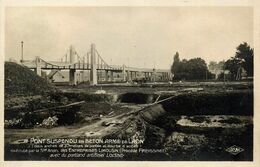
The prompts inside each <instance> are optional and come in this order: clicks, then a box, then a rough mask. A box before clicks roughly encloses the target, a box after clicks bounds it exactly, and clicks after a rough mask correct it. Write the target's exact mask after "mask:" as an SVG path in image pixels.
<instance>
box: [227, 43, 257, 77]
mask: <svg viewBox="0 0 260 167" xmlns="http://www.w3.org/2000/svg"><path fill="white" fill-rule="evenodd" d="M253 63H254V50H253V49H252V48H251V47H250V46H249V45H248V44H247V43H246V42H244V43H242V44H240V45H239V46H238V47H237V51H236V54H235V57H231V58H230V59H229V60H227V61H226V62H225V65H224V68H225V70H229V71H230V73H231V79H232V80H235V79H236V80H238V79H240V77H238V75H240V74H241V73H242V68H243V69H244V70H245V72H246V74H247V76H248V77H252V76H253V71H254V70H253V69H254V66H253V65H254V64H253Z"/></svg>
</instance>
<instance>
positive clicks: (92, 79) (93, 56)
mask: <svg viewBox="0 0 260 167" xmlns="http://www.w3.org/2000/svg"><path fill="white" fill-rule="evenodd" d="M90 54H91V58H90V59H91V60H90V63H91V70H90V85H97V64H96V53H95V44H91V50H90Z"/></svg>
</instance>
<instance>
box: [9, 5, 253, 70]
mask: <svg viewBox="0 0 260 167" xmlns="http://www.w3.org/2000/svg"><path fill="white" fill-rule="evenodd" d="M5 19H6V20H5V23H6V24H5V59H6V60H9V59H10V58H12V59H15V60H20V58H21V46H20V43H21V41H24V59H26V60H32V59H34V58H35V57H36V56H40V57H41V58H42V59H44V60H52V61H53V60H54V61H55V60H57V61H58V60H60V59H61V57H63V56H64V55H65V54H66V53H67V52H68V49H69V46H70V45H73V46H74V48H75V49H76V51H77V53H78V54H79V55H80V56H82V55H84V54H85V53H87V52H88V51H89V50H90V45H91V43H94V44H95V45H96V49H97V50H98V52H99V53H100V55H101V56H102V58H103V59H104V60H105V61H106V62H107V63H108V64H113V65H123V64H125V65H127V66H132V67H144V68H153V67H155V68H163V69H168V68H169V67H170V66H171V64H172V62H173V56H174V54H175V53H176V52H179V55H180V58H181V59H191V58H196V57H201V58H202V59H204V60H205V61H206V62H207V63H208V62H209V61H221V60H227V59H229V58H230V57H232V56H234V54H235V52H236V47H237V46H238V45H239V44H240V43H242V42H247V43H248V44H249V45H250V46H251V47H253V8H251V7H7V8H6V12H5Z"/></svg>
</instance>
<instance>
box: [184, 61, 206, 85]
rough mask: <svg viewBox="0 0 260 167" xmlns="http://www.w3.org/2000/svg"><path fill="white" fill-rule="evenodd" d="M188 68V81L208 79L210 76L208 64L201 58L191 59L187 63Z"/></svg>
mask: <svg viewBox="0 0 260 167" xmlns="http://www.w3.org/2000/svg"><path fill="white" fill-rule="evenodd" d="M187 68H188V74H189V77H188V79H191V80H197V79H206V75H207V74H209V71H208V68H207V64H206V62H205V60H203V59H201V58H194V59H190V60H189V61H188V63H187Z"/></svg>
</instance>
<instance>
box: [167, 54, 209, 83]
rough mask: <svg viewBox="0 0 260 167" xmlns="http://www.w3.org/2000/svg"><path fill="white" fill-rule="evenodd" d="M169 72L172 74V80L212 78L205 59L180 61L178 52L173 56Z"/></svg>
mask: <svg viewBox="0 0 260 167" xmlns="http://www.w3.org/2000/svg"><path fill="white" fill-rule="evenodd" d="M171 72H172V73H173V74H174V77H173V79H174V80H205V79H209V78H212V74H211V73H210V72H209V70H208V68H207V64H206V62H205V60H203V59H201V58H194V59H190V60H186V59H183V60H182V61H180V58H179V53H178V52H177V53H176V54H175V56H174V61H173V64H172V67H171Z"/></svg>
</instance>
